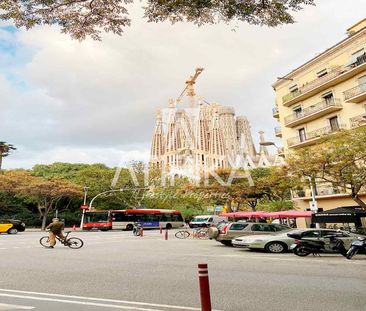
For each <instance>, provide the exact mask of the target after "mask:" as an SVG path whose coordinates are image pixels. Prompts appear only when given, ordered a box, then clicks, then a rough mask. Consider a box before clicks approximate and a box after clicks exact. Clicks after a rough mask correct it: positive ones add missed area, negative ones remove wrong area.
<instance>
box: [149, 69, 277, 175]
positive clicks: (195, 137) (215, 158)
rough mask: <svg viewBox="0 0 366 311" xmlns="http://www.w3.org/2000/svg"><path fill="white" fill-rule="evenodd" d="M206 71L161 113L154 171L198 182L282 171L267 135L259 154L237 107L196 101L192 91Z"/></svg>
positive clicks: (154, 143)
mask: <svg viewBox="0 0 366 311" xmlns="http://www.w3.org/2000/svg"><path fill="white" fill-rule="evenodd" d="M202 71H203V68H197V69H196V74H195V75H194V76H193V77H190V79H189V80H188V81H186V88H185V89H184V90H183V92H182V94H181V95H180V96H179V98H178V99H177V100H170V101H169V107H168V108H165V109H159V110H158V111H157V114H156V125H155V129H154V134H153V139H152V145H151V158H150V166H152V167H156V168H159V169H161V170H163V171H164V172H166V173H167V174H172V175H179V176H187V177H190V178H199V177H200V176H202V175H203V174H204V173H207V172H212V171H215V170H217V169H219V168H230V167H231V168H245V169H251V168H255V167H268V166H273V165H281V164H282V163H283V158H282V157H281V156H280V155H279V154H272V155H271V154H269V152H268V150H267V147H266V146H265V144H264V142H265V139H264V133H263V132H262V131H261V132H259V134H260V142H261V143H262V144H260V147H259V151H258V152H257V149H256V148H255V145H254V142H253V137H252V134H251V129H250V124H249V121H248V119H247V118H246V117H244V116H235V111H234V109H233V108H232V107H227V106H223V105H219V104H216V103H208V102H206V101H204V100H203V99H199V98H197V97H196V94H195V92H194V87H193V86H194V84H195V81H196V79H197V77H198V76H199V74H200V73H201V72H202ZM184 96H187V97H188V99H189V105H188V107H187V108H183V106H181V101H182V99H183V97H184Z"/></svg>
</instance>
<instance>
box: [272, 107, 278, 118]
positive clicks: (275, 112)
mask: <svg viewBox="0 0 366 311" xmlns="http://www.w3.org/2000/svg"><path fill="white" fill-rule="evenodd" d="M272 115H273V117H274V118H279V117H280V112H279V111H278V108H277V107H274V108H272Z"/></svg>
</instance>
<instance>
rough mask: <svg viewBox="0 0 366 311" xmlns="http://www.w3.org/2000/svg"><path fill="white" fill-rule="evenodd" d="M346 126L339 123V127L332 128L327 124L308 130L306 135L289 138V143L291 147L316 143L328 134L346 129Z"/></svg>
mask: <svg viewBox="0 0 366 311" xmlns="http://www.w3.org/2000/svg"><path fill="white" fill-rule="evenodd" d="M345 128H346V125H344V124H339V126H338V128H331V127H330V126H326V127H323V128H320V129H317V130H315V131H311V132H307V133H306V135H305V137H300V136H296V137H293V138H289V139H288V140H287V145H288V147H290V148H300V147H305V146H309V145H312V144H314V143H316V141H317V140H319V139H320V138H322V137H324V136H326V135H329V134H332V133H335V132H338V131H340V130H341V129H345Z"/></svg>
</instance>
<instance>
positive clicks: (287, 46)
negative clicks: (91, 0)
mask: <svg viewBox="0 0 366 311" xmlns="http://www.w3.org/2000/svg"><path fill="white" fill-rule="evenodd" d="M361 1H362V0H354V1H353V2H352V3H349V2H346V1H341V0H335V1H330V0H328V1H323V2H320V1H319V4H318V6H317V7H314V8H313V7H309V8H307V9H306V10H304V11H301V12H299V13H297V16H296V17H297V20H298V23H296V24H294V25H288V26H281V27H279V28H275V29H269V28H262V27H257V26H249V25H246V24H238V27H237V28H235V29H236V31H235V32H233V31H231V29H232V28H233V27H232V26H226V25H214V26H204V27H200V28H198V27H196V26H194V25H192V24H176V25H174V26H171V25H170V24H168V23H158V24H155V23H152V24H148V23H146V22H145V21H143V20H141V19H140V16H141V10H140V9H138V6H139V5H140V3H138V4H137V5H136V6H135V7H133V9H132V11H131V16H132V19H133V24H132V26H131V28H128V29H126V31H125V33H124V35H123V36H122V37H117V36H115V35H111V34H108V35H105V36H104V38H103V41H102V42H94V41H92V40H86V41H84V42H82V43H79V42H77V41H73V40H71V39H70V38H69V37H68V36H66V35H62V34H60V33H59V30H58V29H57V28H56V27H52V28H49V27H38V28H35V29H33V30H31V31H25V30H20V31H13V29H11V30H9V29H6V28H0V42H1V44H0V69H1V71H0V73H1V74H0V109H1V115H2V122H1V124H0V140H5V141H9V142H11V143H13V144H14V145H16V146H19V150H18V151H17V152H15V153H14V154H13V155H12V156H11V157H9V158H7V159H6V161H5V163H4V165H5V167H31V166H32V165H34V164H36V163H41V162H47V163H49V162H50V161H72V162H88V163H91V162H104V163H106V164H109V165H117V164H118V163H119V161H120V158H121V157H120V153H122V154H124V155H125V156H126V158H129V157H134V156H136V158H139V159H142V158H144V159H147V158H148V153H149V148H150V139H151V135H152V131H153V128H154V122H155V110H156V108H157V107H166V106H167V102H168V99H169V98H170V97H177V96H178V95H179V94H180V92H181V91H182V89H183V88H184V87H185V83H184V82H185V81H186V79H187V78H188V77H189V76H190V75H191V74H192V73H193V72H194V69H195V67H197V66H203V67H204V68H205V71H204V72H203V74H202V75H201V76H200V77H199V79H198V81H197V84H196V90H197V93H198V94H199V95H202V96H204V97H205V99H206V100H208V101H210V102H219V103H221V104H223V105H229V106H233V107H234V108H235V110H236V113H237V114H238V115H246V116H248V118H249V120H250V122H251V124H252V129H253V135H254V136H255V138H256V140H257V132H258V131H259V130H261V129H263V130H264V131H265V132H266V138H267V139H268V140H274V141H276V142H277V143H278V144H280V141H279V140H276V139H275V137H274V133H273V128H274V127H275V126H276V125H277V122H276V120H275V119H273V118H272V108H273V106H274V92H273V90H272V88H271V84H272V83H273V82H274V81H275V79H276V77H277V76H282V75H284V74H286V73H287V72H289V71H290V70H292V69H294V68H295V67H296V66H299V65H301V64H302V63H304V62H305V61H307V60H308V59H310V58H311V57H313V56H314V55H315V53H317V52H321V51H323V50H325V49H326V48H328V47H329V46H331V45H333V44H334V43H336V42H337V41H339V40H341V39H342V38H343V37H344V32H345V29H346V28H347V27H348V26H350V25H351V24H353V23H355V22H357V21H358V20H360V19H361V18H363V14H364V13H362V12H361V11H362V10H359V9H358V8H359V7H363V6H364V4H363V2H361ZM329 12H332V14H330V13H329ZM340 17H342V18H340ZM134 152H136V154H134Z"/></svg>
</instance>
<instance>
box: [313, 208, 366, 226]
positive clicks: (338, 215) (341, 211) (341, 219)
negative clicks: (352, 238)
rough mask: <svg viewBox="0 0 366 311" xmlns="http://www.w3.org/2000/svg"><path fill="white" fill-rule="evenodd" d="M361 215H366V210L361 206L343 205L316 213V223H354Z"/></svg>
mask: <svg viewBox="0 0 366 311" xmlns="http://www.w3.org/2000/svg"><path fill="white" fill-rule="evenodd" d="M360 217H366V210H364V209H363V208H361V207H360V206H343V207H337V208H334V209H331V210H328V211H324V212H319V213H315V214H314V215H313V219H312V220H313V222H315V223H354V222H355V221H357V219H359V218H360Z"/></svg>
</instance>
